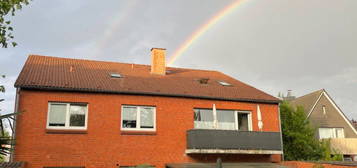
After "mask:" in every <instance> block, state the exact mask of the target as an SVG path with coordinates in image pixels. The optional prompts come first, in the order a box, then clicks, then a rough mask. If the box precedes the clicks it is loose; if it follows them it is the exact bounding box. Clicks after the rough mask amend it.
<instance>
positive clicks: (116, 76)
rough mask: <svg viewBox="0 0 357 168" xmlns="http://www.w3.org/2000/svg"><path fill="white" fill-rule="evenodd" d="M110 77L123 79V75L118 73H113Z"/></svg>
mask: <svg viewBox="0 0 357 168" xmlns="http://www.w3.org/2000/svg"><path fill="white" fill-rule="evenodd" d="M110 77H111V78H122V77H123V76H122V75H121V74H118V73H111V74H110Z"/></svg>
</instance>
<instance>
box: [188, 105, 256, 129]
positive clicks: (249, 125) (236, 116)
mask: <svg viewBox="0 0 357 168" xmlns="http://www.w3.org/2000/svg"><path fill="white" fill-rule="evenodd" d="M194 109H205V108H194ZM217 110H224V109H217ZM217 110H216V111H214V110H213V121H212V122H216V123H217V124H214V127H215V128H213V129H218V128H217V126H218V122H219V121H218V120H217V117H215V116H217ZM232 111H233V112H234V122H235V130H237V131H239V130H238V124H239V123H238V113H245V114H248V131H253V127H252V112H251V111H242V110H232ZM215 112H216V114H215ZM193 122H195V121H193ZM194 129H202V128H194ZM219 130H227V129H219Z"/></svg>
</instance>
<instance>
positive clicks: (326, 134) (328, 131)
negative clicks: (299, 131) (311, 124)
mask: <svg viewBox="0 0 357 168" xmlns="http://www.w3.org/2000/svg"><path fill="white" fill-rule="evenodd" d="M319 136H320V139H324V138H335V133H334V129H333V128H319Z"/></svg>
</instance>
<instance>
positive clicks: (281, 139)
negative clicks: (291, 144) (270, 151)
mask: <svg viewBox="0 0 357 168" xmlns="http://www.w3.org/2000/svg"><path fill="white" fill-rule="evenodd" d="M278 115H279V129H280V142H281V160H282V161H284V160H285V159H284V145H283V143H284V142H283V131H282V128H281V117H280V103H279V104H278Z"/></svg>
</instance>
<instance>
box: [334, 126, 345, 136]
mask: <svg viewBox="0 0 357 168" xmlns="http://www.w3.org/2000/svg"><path fill="white" fill-rule="evenodd" d="M336 135H337V136H336V138H344V137H345V134H344V132H343V128H336Z"/></svg>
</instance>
